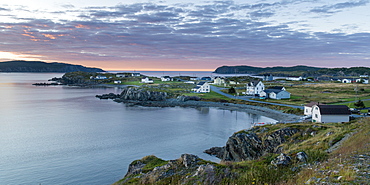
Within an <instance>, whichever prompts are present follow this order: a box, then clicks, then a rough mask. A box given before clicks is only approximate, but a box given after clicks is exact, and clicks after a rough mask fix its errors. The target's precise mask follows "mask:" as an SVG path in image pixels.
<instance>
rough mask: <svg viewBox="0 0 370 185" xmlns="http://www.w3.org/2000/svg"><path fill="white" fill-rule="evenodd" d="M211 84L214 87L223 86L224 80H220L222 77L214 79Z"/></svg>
mask: <svg viewBox="0 0 370 185" xmlns="http://www.w3.org/2000/svg"><path fill="white" fill-rule="evenodd" d="M213 84H215V85H223V84H225V79H224V78H222V77H216V78H215V79H214V80H213Z"/></svg>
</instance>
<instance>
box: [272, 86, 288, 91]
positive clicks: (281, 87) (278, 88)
mask: <svg viewBox="0 0 370 185" xmlns="http://www.w3.org/2000/svg"><path fill="white" fill-rule="evenodd" d="M268 89H277V90H282V91H286V89H285V87H283V86H272V87H269V88H268Z"/></svg>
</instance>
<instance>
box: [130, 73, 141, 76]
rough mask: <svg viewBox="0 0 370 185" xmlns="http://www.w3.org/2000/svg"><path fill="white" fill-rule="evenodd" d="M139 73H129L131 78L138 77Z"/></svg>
mask: <svg viewBox="0 0 370 185" xmlns="http://www.w3.org/2000/svg"><path fill="white" fill-rule="evenodd" d="M140 75H141V74H140V73H131V76H140Z"/></svg>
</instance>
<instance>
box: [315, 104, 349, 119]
mask: <svg viewBox="0 0 370 185" xmlns="http://www.w3.org/2000/svg"><path fill="white" fill-rule="evenodd" d="M350 115H351V111H350V110H349V108H348V107H347V106H346V105H314V106H313V107H312V122H317V123H342V122H349V116H350Z"/></svg>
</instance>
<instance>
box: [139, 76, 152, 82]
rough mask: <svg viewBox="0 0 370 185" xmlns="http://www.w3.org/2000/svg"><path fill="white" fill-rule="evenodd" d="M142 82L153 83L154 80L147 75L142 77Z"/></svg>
mask: <svg viewBox="0 0 370 185" xmlns="http://www.w3.org/2000/svg"><path fill="white" fill-rule="evenodd" d="M141 83H153V80H152V79H149V78H148V77H146V78H143V79H141Z"/></svg>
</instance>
